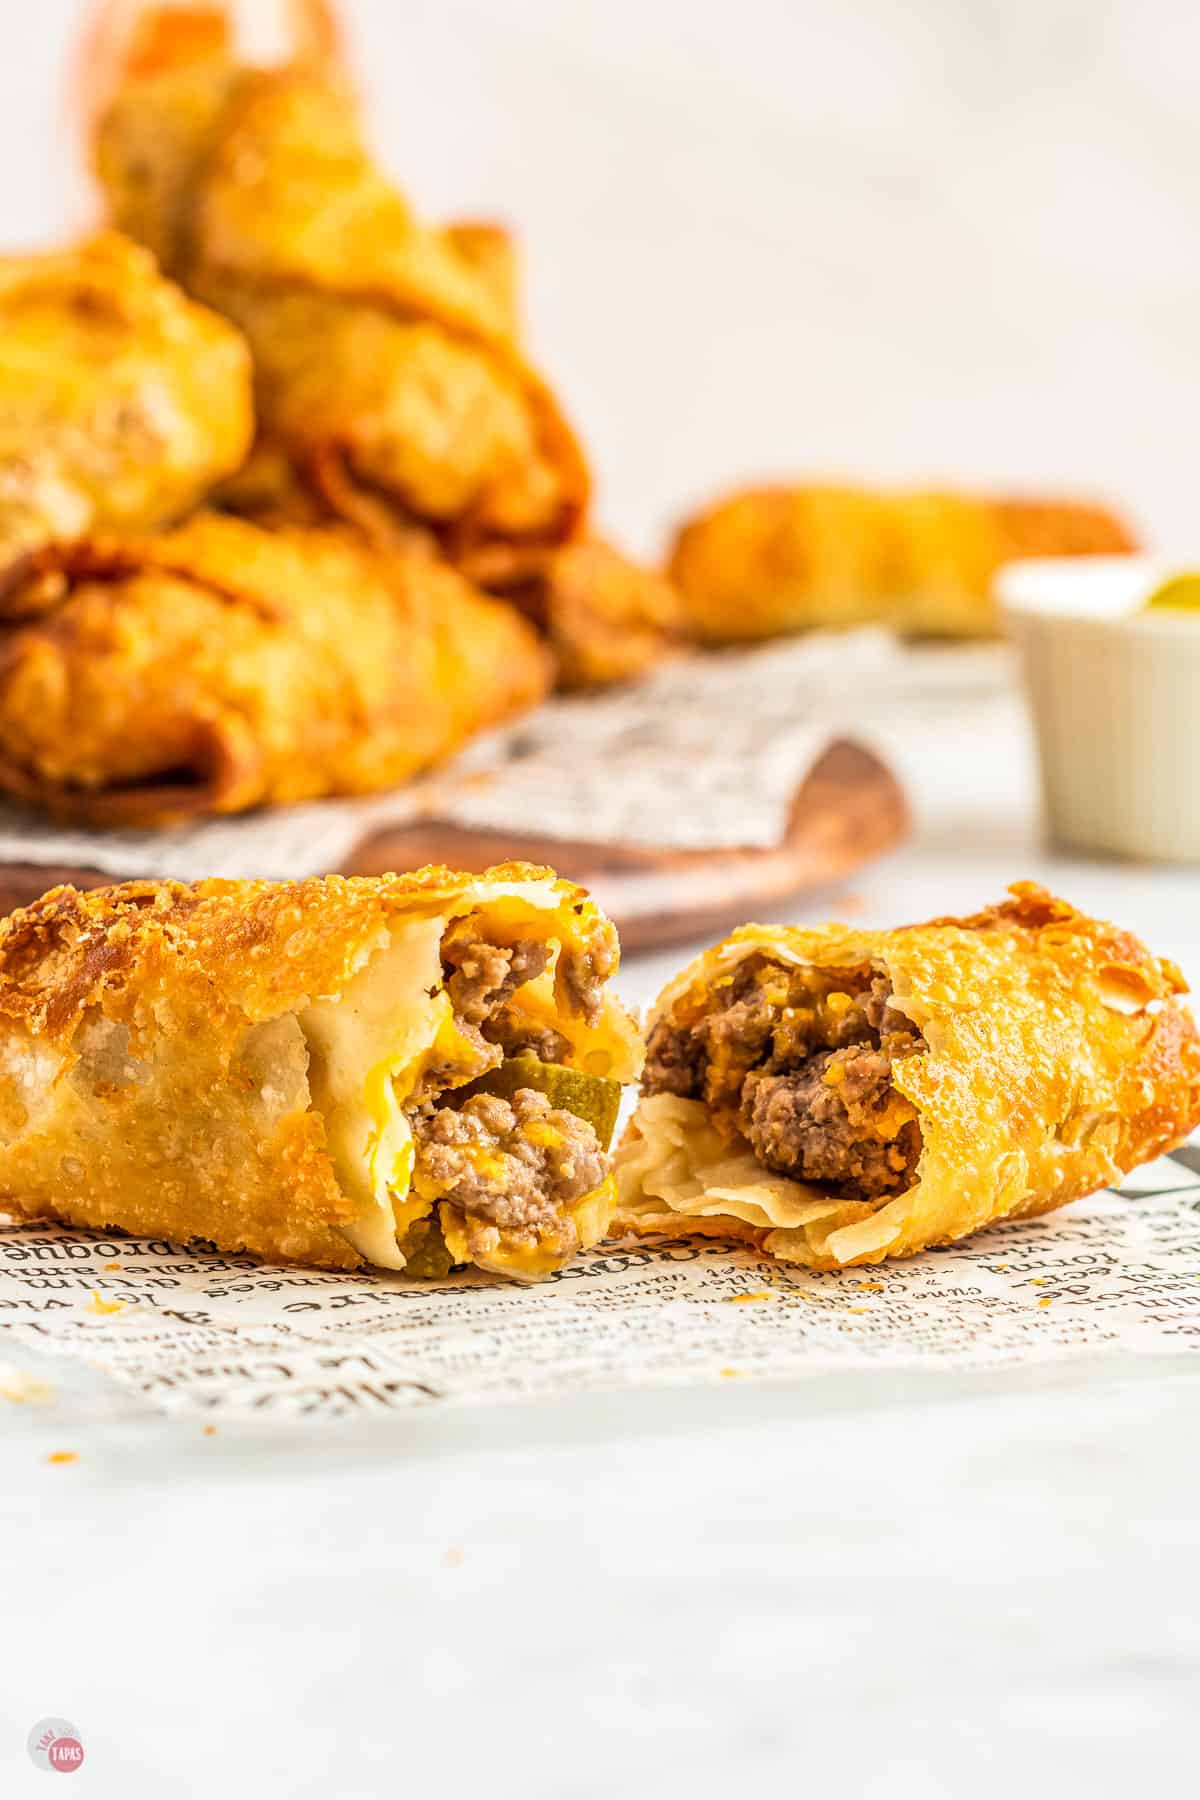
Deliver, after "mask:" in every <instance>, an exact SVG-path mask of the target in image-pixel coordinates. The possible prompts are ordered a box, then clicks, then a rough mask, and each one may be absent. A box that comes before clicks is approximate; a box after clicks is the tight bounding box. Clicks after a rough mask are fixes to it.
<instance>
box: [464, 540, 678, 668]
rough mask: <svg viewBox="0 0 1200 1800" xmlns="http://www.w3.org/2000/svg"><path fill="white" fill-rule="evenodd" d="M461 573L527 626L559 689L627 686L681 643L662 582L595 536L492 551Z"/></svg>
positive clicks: (673, 596)
mask: <svg viewBox="0 0 1200 1800" xmlns="http://www.w3.org/2000/svg"><path fill="white" fill-rule="evenodd" d="M462 567H463V569H464V571H465V572H466V573H468V574H469V575H470V576H471V578H472V580H474V581H476V582H478V583H479V585H480V586H481V587H482V588H485V589H486V590H487V592H488V593H491V594H495V595H496V596H497V597H498V598H499V599H502V600H507V601H508V602H509V603H510V605H513V606H516V607H518V608H519V609H520V611H521V612H522V613H524V615H525V617H526V618H527V619H531V620H532V621H533V623H534V624H535V625H536V626H537V628H538V630H539V632H540V633H541V634H542V636H543V638H544V639H545V641H546V643H547V644H548V645H549V647H550V651H551V654H552V655H553V657H554V661H555V666H556V669H557V674H558V685H559V686H560V687H562V688H589V687H606V686H609V685H611V684H612V683H613V682H618V681H629V680H632V679H633V678H634V677H635V676H638V675H641V674H644V673H645V671H646V670H647V669H649V668H652V667H653V666H654V664H655V663H658V662H661V661H662V660H663V658H664V657H665V656H668V655H669V654H670V653H671V651H672V650H673V649H675V648H676V647H677V646H678V644H679V643H680V642H681V639H682V626H683V620H682V608H681V606H680V601H679V596H678V594H677V593H676V592H675V589H674V588H673V587H672V586H671V584H670V582H669V581H667V580H665V579H664V577H663V576H662V575H660V574H659V573H658V572H657V571H656V570H654V569H648V568H645V567H644V566H643V565H641V564H640V563H636V562H633V561H632V560H631V559H630V558H629V557H627V556H625V555H624V554H623V553H622V552H621V551H620V550H616V549H614V548H613V546H612V545H611V544H608V543H605V542H604V541H603V540H602V539H600V538H581V539H579V540H578V541H577V542H576V543H573V544H564V545H561V546H560V547H558V548H557V549H553V550H533V551H528V550H526V551H521V550H514V549H513V548H511V547H510V546H506V545H498V546H494V547H493V548H492V549H490V550H489V549H484V550H482V551H480V552H479V553H478V554H477V555H476V556H474V557H472V558H469V559H467V560H466V561H464V563H463V564H462Z"/></svg>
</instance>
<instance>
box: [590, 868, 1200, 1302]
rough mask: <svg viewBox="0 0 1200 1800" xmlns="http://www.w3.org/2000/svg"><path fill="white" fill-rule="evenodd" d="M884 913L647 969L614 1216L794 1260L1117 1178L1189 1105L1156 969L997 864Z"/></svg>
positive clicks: (1169, 973) (830, 1264)
mask: <svg viewBox="0 0 1200 1800" xmlns="http://www.w3.org/2000/svg"><path fill="white" fill-rule="evenodd" d="M1010 896H1011V897H1010V898H1009V899H1008V900H1006V901H1005V902H1004V903H1003V904H1002V905H1000V906H997V907H995V908H993V909H991V910H990V911H988V912H983V913H979V914H977V915H976V916H975V917H973V918H967V919H936V920H934V921H932V922H931V923H930V924H928V925H912V926H906V927H904V928H903V929H901V930H897V931H881V932H863V931H853V930H850V929H849V928H847V927H845V926H841V925H828V926H824V927H820V928H818V929H815V930H801V929H799V928H792V927H787V926H761V925H746V926H743V927H742V928H741V929H740V930H739V931H736V932H734V934H733V935H732V937H730V938H728V939H726V941H725V942H724V943H723V944H719V945H718V946H717V947H716V948H715V949H713V950H709V951H707V952H705V954H704V955H702V956H701V957H699V958H698V959H697V961H696V962H694V963H693V964H692V965H691V967H690V968H688V969H686V970H684V972H683V973H682V974H681V975H680V976H679V977H678V978H677V979H676V980H675V981H674V982H672V983H671V984H670V986H669V987H668V988H667V989H666V991H665V993H664V994H663V995H662V996H661V998H660V999H659V1001H658V1003H657V1006H656V1007H655V1009H654V1012H653V1014H652V1017H651V1022H650V1031H649V1037H648V1043H647V1060H646V1074H645V1080H644V1083H643V1087H642V1097H641V1100H640V1102H639V1104H638V1108H637V1111H636V1113H635V1115H634V1118H633V1119H632V1121H631V1123H630V1128H629V1131H628V1133H627V1135H626V1139H625V1141H624V1143H623V1144H622V1147H621V1150H620V1152H619V1155H618V1159H617V1163H618V1184H619V1191H620V1209H619V1223H620V1224H621V1225H622V1226H623V1227H625V1228H627V1229H631V1230H633V1231H638V1232H661V1231H669V1232H672V1233H676V1232H687V1233H693V1232H695V1233H702V1234H705V1235H708V1236H716V1237H723V1238H733V1239H738V1240H741V1241H744V1242H747V1243H750V1244H753V1245H754V1246H756V1247H757V1248H759V1249H761V1250H764V1251H766V1252H768V1253H769V1254H770V1255H772V1256H775V1257H778V1258H779V1260H780V1261H781V1262H792V1263H802V1264H805V1265H807V1266H808V1267H811V1268H817V1269H838V1268H842V1267H844V1266H846V1265H849V1264H852V1263H870V1262H880V1261H882V1260H883V1258H885V1257H888V1256H903V1255H908V1254H911V1253H912V1252H913V1251H916V1250H922V1249H925V1248H926V1247H928V1246H929V1245H933V1244H945V1243H951V1242H953V1241H954V1240H955V1239H957V1238H962V1237H966V1236H967V1235H968V1233H970V1232H973V1231H976V1230H978V1229H979V1227H980V1226H984V1225H988V1224H992V1223H994V1222H995V1221H997V1220H1001V1219H1026V1218H1032V1217H1034V1216H1035V1215H1036V1214H1039V1213H1044V1212H1050V1211H1052V1210H1053V1209H1054V1208H1055V1207H1058V1206H1063V1205H1065V1204H1066V1203H1067V1201H1069V1200H1075V1199H1078V1198H1079V1197H1080V1196H1081V1195H1084V1194H1090V1193H1093V1192H1094V1191H1095V1190H1096V1189H1097V1188H1101V1187H1104V1186H1106V1185H1107V1184H1109V1183H1111V1182H1115V1181H1119V1180H1120V1178H1121V1176H1122V1175H1124V1174H1125V1173H1126V1172H1127V1171H1128V1170H1130V1169H1132V1168H1134V1167H1135V1166H1136V1165H1137V1164H1138V1163H1141V1162H1145V1161H1146V1160H1148V1159H1149V1158H1150V1157H1153V1156H1157V1155H1159V1154H1160V1153H1161V1152H1163V1151H1165V1150H1169V1149H1170V1148H1171V1147H1172V1146H1173V1145H1174V1144H1177V1143H1178V1142H1179V1141H1180V1140H1181V1139H1182V1138H1184V1137H1185V1136H1186V1135H1187V1134H1188V1133H1189V1132H1190V1131H1192V1130H1193V1129H1194V1128H1195V1127H1196V1125H1197V1124H1200V1039H1198V1038H1197V1033H1196V1028H1195V1025H1194V1024H1193V1021H1192V1018H1191V1015H1190V1014H1189V1013H1188V1011H1187V1010H1186V1008H1185V1007H1183V1006H1181V1004H1180V1003H1179V1000H1178V997H1177V996H1178V995H1179V994H1181V993H1183V992H1185V991H1186V990H1185V987H1184V983H1183V981H1182V979H1181V977H1180V974H1179V971H1178V970H1177V969H1176V968H1175V967H1174V966H1173V964H1171V963H1168V962H1161V961H1159V960H1158V959H1156V958H1155V957H1153V956H1151V955H1150V953H1149V951H1147V950H1146V949H1145V947H1144V946H1143V945H1142V944H1140V943H1139V942H1138V940H1137V938H1135V937H1132V936H1131V935H1130V934H1129V933H1128V932H1124V931H1120V930H1118V929H1117V928H1116V927H1114V926H1112V925H1107V924H1104V923H1102V922H1100V921H1098V920H1095V919H1090V918H1088V917H1086V915H1084V914H1083V913H1079V912H1076V911H1075V909H1074V908H1073V907H1072V906H1070V905H1068V904H1067V903H1066V901H1063V900H1056V899H1055V898H1054V897H1053V896H1052V895H1050V894H1048V893H1047V892H1046V891H1045V890H1044V889H1043V888H1039V887H1036V886H1034V885H1032V884H1030V883H1020V884H1018V885H1016V886H1014V887H1013V888H1011V889H1010Z"/></svg>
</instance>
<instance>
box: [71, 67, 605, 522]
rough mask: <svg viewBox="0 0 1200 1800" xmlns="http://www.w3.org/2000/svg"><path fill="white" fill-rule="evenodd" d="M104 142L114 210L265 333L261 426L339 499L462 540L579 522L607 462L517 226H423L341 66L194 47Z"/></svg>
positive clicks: (133, 78) (128, 109)
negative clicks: (526, 335)
mask: <svg viewBox="0 0 1200 1800" xmlns="http://www.w3.org/2000/svg"><path fill="white" fill-rule="evenodd" d="M96 157H97V168H98V172H99V175H100V178H101V182H102V185H103V187H104V190H105V193H106V196H107V200H108V204H109V208H110V211H111V215H112V217H113V219H114V220H115V221H116V222H118V223H119V224H120V225H121V226H122V227H123V228H124V229H125V230H127V231H129V232H130V233H131V234H133V235H137V236H139V237H140V238H142V239H143V240H144V241H146V242H147V243H150V244H152V245H153V246H154V247H155V249H156V250H157V251H158V254H159V255H160V257H161V258H162V259H163V261H164V264H165V266H166V267H167V268H168V269H170V271H171V272H172V273H173V274H175V275H176V276H177V277H178V279H180V280H181V281H183V282H184V284H185V285H186V286H187V287H188V288H189V290H190V291H192V292H193V293H195V294H197V295H198V296H200V297H201V298H203V299H205V300H206V301H207V302H208V303H209V304H211V305H213V306H215V307H217V308H218V309H219V310H220V311H222V312H224V313H225V314H227V315H228V316H229V317H230V318H232V319H233V320H235V321H236V322H237V324H238V325H240V327H241V328H242V330H243V331H244V332H245V334H246V336H247V337H248V339H249V341H250V344H251V347H252V350H253V353H254V361H255V370H256V377H257V390H256V392H257V404H258V411H259V419H260V425H261V430H262V433H263V435H264V437H265V438H266V439H267V440H268V441H269V442H277V443H278V444H279V445H280V446H281V447H282V449H283V450H284V452H285V453H286V454H287V455H288V456H289V457H290V458H291V459H293V461H294V462H295V464H296V466H297V470H298V472H299V475H300V478H301V479H302V480H303V481H304V482H306V483H311V484H312V485H314V486H315V487H316V488H317V490H318V491H319V493H320V494H321V495H322V497H323V498H325V499H326V500H327V501H328V502H330V503H332V504H334V505H337V506H340V505H342V504H344V503H345V501H346V499H347V497H349V498H350V500H351V502H352V503H353V501H354V499H355V497H356V496H357V497H360V498H361V500H362V501H363V503H364V504H367V505H371V504H375V505H380V504H381V505H385V506H386V507H387V508H389V509H390V510H391V511H392V512H394V513H395V515H396V516H397V518H398V519H400V520H405V519H413V520H417V521H420V522H423V523H425V524H428V525H431V526H433V527H434V528H436V529H437V530H438V532H439V533H440V534H441V535H442V536H443V537H444V539H445V540H446V542H447V544H448V545H449V546H451V547H452V548H455V549H457V548H459V547H468V546H471V545H473V544H476V543H478V542H481V541H490V540H492V539H496V538H499V539H502V540H510V541H514V542H518V543H527V544H547V543H549V544H553V543H558V542H561V541H563V540H564V539H565V538H567V537H569V536H570V535H571V534H572V533H573V532H574V531H575V530H576V528H577V527H578V525H579V522H580V520H581V519H582V517H583V514H584V512H585V510H586V505H587V499H588V491H589V479H588V473H587V468H586V465H585V463H584V460H583V456H582V452H581V451H580V448H579V445H578V443H577V441H576V439H575V436H574V434H573V432H572V430H571V428H570V426H569V425H568V424H567V422H566V420H565V418H564V417H563V414H562V412H561V411H560V409H559V406H558V404H557V401H556V400H555V398H554V396H553V394H552V393H551V391H550V389H549V388H548V387H547V385H546V383H545V382H544V381H543V380H542V378H541V377H540V376H539V375H538V374H537V373H536V372H535V371H534V370H533V368H532V367H531V366H530V365H529V364H528V362H527V361H526V359H525V358H524V356H523V355H522V354H521V352H520V350H519V349H518V347H517V344H516V340H515V336H514V330H513V311H514V307H513V294H512V287H513V274H512V264H511V255H510V253H509V251H508V249H507V247H506V245H505V243H504V240H503V234H502V233H501V232H500V231H499V230H498V229H497V228H491V227H482V226H477V225H471V224H466V225H458V226H452V227H450V228H449V229H448V230H444V231H437V230H431V229H429V228H427V227H425V226H423V225H421V224H420V223H418V221H417V220H416V219H415V218H414V217H413V215H412V213H411V211H410V209H409V207H408V205H407V203H406V202H405V200H404V199H403V197H402V196H401V195H400V194H399V193H398V192H397V191H396V189H395V188H394V187H392V185H391V184H390V183H389V182H388V181H387V180H386V179H385V178H384V177H383V176H382V175H381V174H380V173H379V171H378V170H377V169H376V167H375V166H374V164H373V163H372V161H371V159H370V156H369V155H368V153H367V151H366V149H365V147H364V144H363V142H362V137H361V132H360V127H359V121H358V117H357V111H356V107H355V104H354V101H353V99H352V97H351V95H350V94H349V92H348V90H347V89H346V87H345V85H344V84H343V83H342V82H340V81H339V80H337V79H335V78H333V77H331V76H330V75H328V74H325V73H322V72H320V71H318V70H317V69H316V68H315V67H314V66H313V65H312V64H311V63H309V64H301V63H296V64H293V65H291V66H288V67H284V68H279V69H251V68H246V67H242V66H239V65H237V64H236V63H233V62H231V61H229V60H226V59H224V58H222V57H202V58H200V59H199V60H191V59H189V58H188V57H187V56H186V55H183V56H181V59H180V63H179V66H172V67H167V68H165V69H161V68H158V69H156V70H155V71H154V72H152V73H151V74H148V75H138V74H136V73H133V74H130V75H129V76H128V78H127V79H126V80H125V81H124V82H123V83H122V85H121V86H120V87H119V89H118V91H117V93H116V95H115V97H114V99H113V100H112V102H111V104H110V105H109V107H108V108H107V110H106V112H105V114H104V116H103V118H102V120H101V123H100V126H99V130H98V136H97V149H96Z"/></svg>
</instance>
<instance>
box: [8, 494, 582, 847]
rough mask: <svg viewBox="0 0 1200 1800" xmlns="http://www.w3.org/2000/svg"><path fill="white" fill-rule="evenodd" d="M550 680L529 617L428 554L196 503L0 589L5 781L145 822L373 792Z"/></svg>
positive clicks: (48, 562)
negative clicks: (172, 521) (172, 525)
mask: <svg viewBox="0 0 1200 1800" xmlns="http://www.w3.org/2000/svg"><path fill="white" fill-rule="evenodd" d="M551 678H552V668H551V665H550V660H549V658H548V656H547V654H546V651H545V649H544V647H543V646H542V644H541V643H540V641H539V640H538V637H537V635H536V633H535V632H534V630H533V628H532V627H531V626H529V625H528V624H527V623H526V622H525V621H524V620H523V619H521V618H520V617H519V616H518V615H517V614H516V613H514V612H513V611H512V610H511V609H510V608H508V607H505V606H502V605H500V604H499V603H498V602H495V601H491V600H488V599H486V598H484V597H483V596H481V595H480V594H478V593H477V592H476V591H475V589H473V588H472V587H471V586H470V585H469V584H468V583H467V582H465V581H464V580H463V579H462V578H461V577H460V576H458V575H457V574H456V573H455V572H454V571H453V570H452V569H450V568H448V567H447V566H446V565H445V564H443V563H441V562H439V561H437V560H435V559H433V558H431V557H429V556H427V555H424V554H421V553H410V554H400V553H395V554H392V555H390V556H388V557H381V556H377V555H374V554H373V553H371V552H370V551H368V550H367V549H366V548H365V547H363V546H362V545H361V544H360V543H359V542H358V541H357V540H355V539H353V538H352V537H350V536H349V535H348V534H339V533H336V532H332V531H328V530H310V529H303V528H290V529H285V530H279V531H275V532H266V531H263V530H260V529H259V528H258V527H256V526H254V525H251V524H249V523H247V522H246V521H245V520H241V519H234V518H227V517H223V516H220V515H217V514H201V515H199V516H198V517H196V518H195V519H193V520H192V521H190V522H189V524H187V525H186V526H184V527H182V528H181V529H179V530H178V531H175V532H172V533H167V534H164V535H162V536H159V537H152V538H145V539H124V540H121V539H114V540H97V541H95V542H89V543H83V544H79V545H75V546H73V547H62V546H58V547H55V548H53V549H51V550H48V551H46V552H45V553H43V554H42V555H41V556H40V557H38V558H36V559H33V561H32V563H31V565H30V566H29V567H27V568H26V570H25V571H24V574H23V577H22V578H20V579H14V580H12V581H10V583H9V584H8V586H7V588H6V589H4V590H3V591H0V787H3V788H4V789H5V790H6V791H7V792H9V793H11V794H14V795H16V796H17V797H18V798H20V799H22V800H25V801H27V802H29V803H30V804H33V805H36V806H39V807H42V808H44V809H45V810H47V811H48V812H50V813H52V814H53V815H54V816H55V817H57V818H60V819H66V820H78V821H81V822H83V823H86V824H96V825H113V824H122V825H139V826H141V825H164V824H173V823H178V822H180V821H185V820H188V819H192V818H195V817H197V816H198V815H201V814H205V813H229V812H239V811H243V810H245V809H246V808H249V807H254V806H260V805H265V804H282V803H286V802H291V801H298V800H307V799H313V798H316V797H318V796H322V795H329V794H362V793H369V792H372V791H374V790H376V789H380V788H386V787H391V786H393V785H395V784H396V783H398V782H402V781H405V780H407V779H408V778H409V777H410V776H412V775H413V774H415V773H417V772H418V771H419V770H421V769H424V768H427V767H429V766H430V765H432V764H434V763H436V762H438V761H439V760H441V759H442V758H444V757H446V756H447V755H449V754H450V753H451V752H452V751H453V750H455V749H457V748H458V747H459V746H460V745H461V744H462V743H463V742H464V741H465V740H466V739H467V738H469V737H470V736H471V735H472V734H473V733H475V732H477V731H479V730H480V729H482V728H483V727H485V726H487V725H491V724H494V723H497V722H498V721H500V720H501V719H503V718H506V717H508V716H509V715H511V714H513V713H515V712H517V711H520V710H521V709H522V708H524V707H526V706H529V705H532V704H534V703H535V702H536V701H538V700H539V699H541V698H542V696H543V695H544V694H545V692H546V691H547V689H548V687H549V684H550V681H551Z"/></svg>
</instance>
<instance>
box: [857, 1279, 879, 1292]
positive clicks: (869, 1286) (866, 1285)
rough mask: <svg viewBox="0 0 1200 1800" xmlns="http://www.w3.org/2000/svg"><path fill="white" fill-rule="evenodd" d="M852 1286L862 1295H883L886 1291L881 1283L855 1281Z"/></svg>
mask: <svg viewBox="0 0 1200 1800" xmlns="http://www.w3.org/2000/svg"><path fill="white" fill-rule="evenodd" d="M854 1285H855V1287H856V1288H858V1289H859V1291H860V1292H861V1293H864V1294H883V1293H886V1291H887V1290H886V1288H885V1287H884V1285H883V1283H882V1281H856V1282H855V1284H854Z"/></svg>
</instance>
